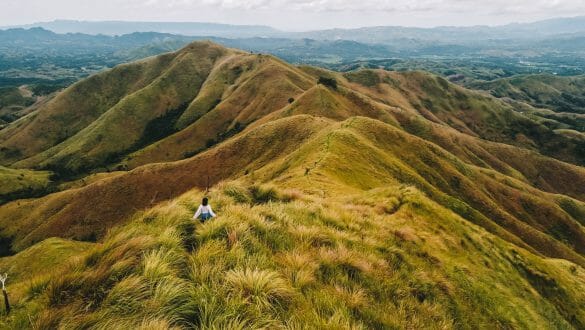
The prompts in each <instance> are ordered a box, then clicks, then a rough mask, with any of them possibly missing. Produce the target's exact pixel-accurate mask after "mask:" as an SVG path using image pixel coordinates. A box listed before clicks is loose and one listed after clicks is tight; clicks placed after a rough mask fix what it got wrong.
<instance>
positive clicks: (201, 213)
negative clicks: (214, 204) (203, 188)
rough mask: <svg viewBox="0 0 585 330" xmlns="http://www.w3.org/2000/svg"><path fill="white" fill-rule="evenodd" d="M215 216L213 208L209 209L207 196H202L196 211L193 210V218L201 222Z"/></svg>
mask: <svg viewBox="0 0 585 330" xmlns="http://www.w3.org/2000/svg"><path fill="white" fill-rule="evenodd" d="M215 216H216V215H215V213H213V210H212V209H211V205H209V200H208V199H207V197H204V198H203V200H202V201H201V205H199V208H198V209H197V212H195V215H193V220H194V219H199V221H200V222H201V223H203V222H205V221H206V220H209V219H211V218H215Z"/></svg>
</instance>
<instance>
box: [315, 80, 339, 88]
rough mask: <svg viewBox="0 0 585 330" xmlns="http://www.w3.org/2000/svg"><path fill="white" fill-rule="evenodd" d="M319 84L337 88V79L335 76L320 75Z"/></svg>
mask: <svg viewBox="0 0 585 330" xmlns="http://www.w3.org/2000/svg"><path fill="white" fill-rule="evenodd" d="M317 83H318V84H320V85H323V86H327V87H330V88H333V89H337V80H335V78H328V77H319V80H318V81H317Z"/></svg>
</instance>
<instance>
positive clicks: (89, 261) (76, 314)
mask: <svg viewBox="0 0 585 330" xmlns="http://www.w3.org/2000/svg"><path fill="white" fill-rule="evenodd" d="M202 195H203V194H202V192H200V191H192V192H189V193H187V194H185V195H183V196H181V197H180V198H178V199H175V200H173V201H171V202H169V203H164V204H161V205H159V206H157V207H154V208H153V209H150V210H147V211H145V212H139V213H137V214H136V215H134V216H133V217H132V219H131V220H130V221H129V222H127V224H125V225H123V226H119V227H117V228H115V229H113V230H112V231H111V232H110V233H109V234H108V235H107V237H106V238H105V239H104V241H103V243H99V244H96V245H95V246H94V247H91V248H90V249H89V250H87V252H85V253H80V254H79V255H78V258H76V259H75V260H73V261H71V262H70V263H69V264H68V265H66V266H65V267H62V268H59V269H50V270H47V271H45V272H44V275H46V277H43V278H39V279H37V280H34V281H22V280H20V279H15V282H14V283H13V284H12V285H13V287H14V291H15V292H17V294H15V295H14V298H13V309H14V312H13V313H12V314H11V315H10V316H9V317H7V318H3V319H2V321H0V322H2V324H3V326H5V327H12V328H28V327H31V328H95V329H101V328H110V329H129V328H132V329H168V328H173V329H182V328H200V329H227V328H229V329H249V328H285V329H303V328H305V329H306V328H311V329H332V328H333V329H340V328H352V329H361V328H388V329H394V328H396V329H399V328H426V329H449V328H457V329H476V328H492V329H494V328H495V329H509V328H516V329H534V328H540V329H578V328H582V327H583V326H585V314H584V311H585V309H583V308H582V306H583V305H584V304H585V295H584V293H585V285H584V283H585V269H583V268H582V267H580V266H578V265H575V264H572V263H570V262H567V261H563V260H557V259H547V258H543V257H541V256H538V255H535V254H533V253H530V252H528V251H526V250H524V249H522V248H518V247H517V246H514V245H512V244H510V243H508V242H506V241H504V240H502V239H500V238H498V237H497V236H494V235H491V234H489V233H488V232H486V231H485V230H483V229H482V228H480V227H477V226H474V225H471V224H469V223H468V222H467V221H465V220H464V219H462V218H461V217H459V216H458V215H456V214H455V213H453V212H451V211H449V210H447V209H445V208H444V207H442V206H440V205H438V204H436V203H434V202H433V201H431V200H430V199H429V198H428V197H426V196H425V194H423V193H422V192H420V191H419V190H417V189H415V188H414V187H411V186H406V185H386V187H385V188H379V189H373V190H363V191H361V192H353V193H347V194H344V195H341V196H331V197H321V196H319V194H313V193H302V192H299V191H298V190H295V191H290V190H282V189H280V188H275V187H271V186H262V185H250V184H249V183H245V182H228V183H225V184H221V185H219V186H218V187H217V188H215V189H213V190H212V191H211V194H210V195H211V196H210V197H211V200H212V202H213V205H214V206H215V209H216V210H217V212H218V213H219V214H220V217H219V218H217V219H215V220H213V221H211V222H209V223H206V224H203V225H201V224H199V223H197V224H194V223H193V222H192V221H191V220H190V216H191V214H192V212H193V211H194V209H195V208H196V206H197V204H196V201H197V200H199V199H200V198H201V196H202ZM41 244H43V243H41ZM24 254H25V252H23V253H21V254H19V255H16V256H14V257H11V258H12V259H11V261H12V262H17V260H19V259H20V260H21V261H24V260H26V258H27V257H26V256H25V255H24ZM17 288H18V289H17Z"/></svg>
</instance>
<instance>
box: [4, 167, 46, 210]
mask: <svg viewBox="0 0 585 330" xmlns="http://www.w3.org/2000/svg"><path fill="white" fill-rule="evenodd" d="M50 176H51V173H50V172H40V171H32V170H15V169H11V168H7V167H4V166H0V204H3V203H5V202H7V201H10V200H14V199H19V198H27V197H33V196H39V195H44V194H46V193H48V192H50V191H51V187H50V183H51V180H50Z"/></svg>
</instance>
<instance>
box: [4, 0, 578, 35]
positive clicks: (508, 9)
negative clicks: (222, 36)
mask: <svg viewBox="0 0 585 330" xmlns="http://www.w3.org/2000/svg"><path fill="white" fill-rule="evenodd" d="M577 15H585V0H100V1H95V0H51V1H47V0H0V25H9V24H24V23H31V22H34V21H47V20H53V19H80V20H107V19H115V20H134V21H148V20H152V21H208V22H209V21H216V22H223V23H234V24H267V25H272V26H276V27H279V28H284V29H295V30H306V29H316V28H327V27H357V26H369V25H408V26H436V25H475V24H489V25H495V24H505V23H509V22H516V21H523V22H525V21H534V20H539V19H545V18H550V17H559V16H577Z"/></svg>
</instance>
